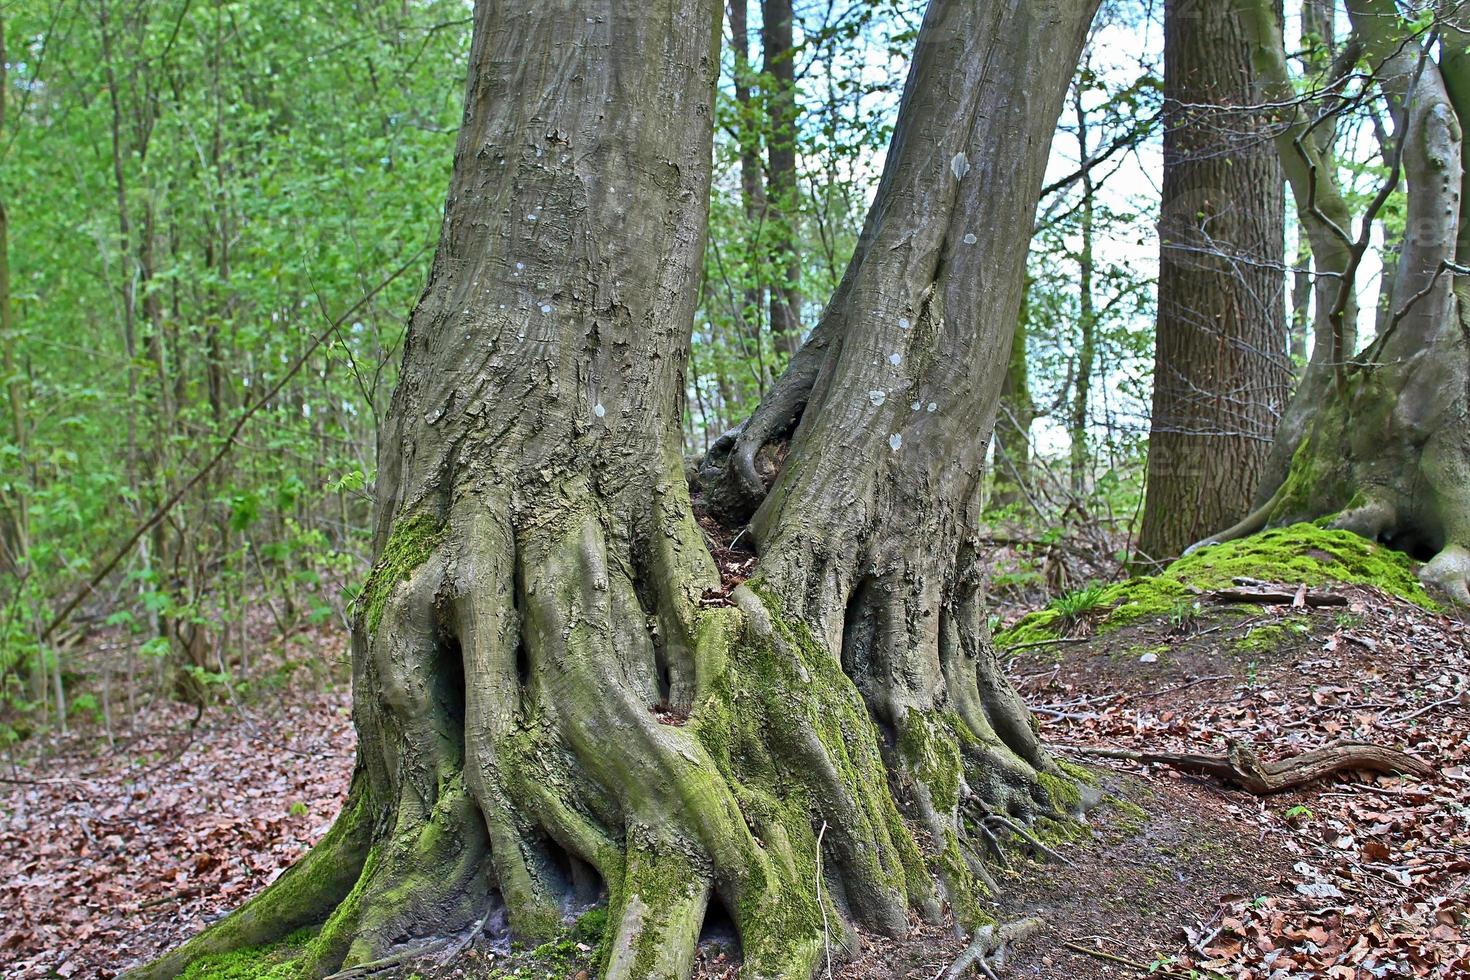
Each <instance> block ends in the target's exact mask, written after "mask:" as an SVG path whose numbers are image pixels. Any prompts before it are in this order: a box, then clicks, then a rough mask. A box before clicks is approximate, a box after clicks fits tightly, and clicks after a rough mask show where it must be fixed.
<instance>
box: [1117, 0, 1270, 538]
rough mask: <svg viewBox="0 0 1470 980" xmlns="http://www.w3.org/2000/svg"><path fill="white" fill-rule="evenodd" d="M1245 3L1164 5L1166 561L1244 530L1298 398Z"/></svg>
mask: <svg viewBox="0 0 1470 980" xmlns="http://www.w3.org/2000/svg"><path fill="white" fill-rule="evenodd" d="M1260 96H1261V86H1260V85H1259V84H1258V83H1257V81H1256V72H1255V71H1254V70H1253V64H1252V59H1251V43H1250V39H1249V36H1248V35H1247V33H1246V32H1245V30H1244V29H1243V28H1242V25H1241V23H1240V17H1239V14H1238V13H1237V0H1169V2H1167V3H1166V4H1165V6H1164V113H1165V127H1164V184H1163V211H1162V215H1161V217H1160V219H1159V250H1160V251H1159V309H1158V329H1157V337H1156V343H1155V356H1154V393H1153V413H1152V416H1151V424H1150V431H1149V441H1148V492H1147V498H1146V500H1145V503H1144V509H1143V523H1142V527H1141V529H1140V532H1139V541H1138V550H1139V551H1140V552H1141V554H1142V556H1144V557H1146V558H1147V559H1150V560H1154V561H1158V560H1166V559H1171V558H1175V557H1177V556H1178V555H1179V554H1180V553H1181V552H1182V551H1183V550H1184V549H1185V547H1187V546H1188V545H1189V544H1190V543H1191V542H1193V541H1196V540H1198V539H1199V538H1200V537H1202V536H1203V535H1205V534H1208V533H1209V532H1210V531H1212V530H1214V529H1216V528H1220V527H1223V526H1225V525H1226V524H1229V523H1231V522H1232V521H1235V520H1238V519H1239V518H1240V517H1241V516H1242V515H1244V514H1245V513H1247V512H1248V511H1249V510H1250V508H1251V502H1252V495H1253V494H1254V492H1255V488H1256V483H1257V482H1258V480H1259V479H1260V477H1261V474H1262V471H1263V469H1264V467H1265V464H1266V460H1267V456H1268V454H1269V451H1270V448H1271V439H1272V436H1273V434H1274V432H1275V429H1276V423H1277V420H1278V419H1279V417H1280V415H1281V410H1282V408H1283V407H1284V405H1285V402H1286V396H1287V392H1288V388H1289V377H1290V375H1289V365H1288V361H1287V352H1286V339H1287V331H1286V320H1285V307H1284V303H1283V288H1284V285H1285V277H1284V276H1283V272H1282V270H1283V261H1284V242H1283V227H1284V226H1283V207H1284V202H1283V182H1282V174H1281V164H1280V162H1279V160H1278V158H1277V155H1276V152H1275V149H1274V148H1273V147H1272V146H1271V143H1270V140H1269V138H1268V135H1267V134H1268V133H1269V129H1268V121H1267V120H1266V118H1265V117H1264V116H1263V115H1262V114H1260V113H1259V112H1255V111H1251V110H1249V109H1243V108H1242V107H1248V106H1252V105H1255V104H1257V103H1258V102H1260V101H1261V99H1260Z"/></svg>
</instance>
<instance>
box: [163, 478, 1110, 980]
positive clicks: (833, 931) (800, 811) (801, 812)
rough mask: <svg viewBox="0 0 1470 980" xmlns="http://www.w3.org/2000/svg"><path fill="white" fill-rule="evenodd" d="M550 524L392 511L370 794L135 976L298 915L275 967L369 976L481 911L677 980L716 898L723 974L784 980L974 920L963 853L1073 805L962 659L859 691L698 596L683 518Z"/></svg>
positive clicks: (369, 712) (262, 937) (471, 922)
mask: <svg viewBox="0 0 1470 980" xmlns="http://www.w3.org/2000/svg"><path fill="white" fill-rule="evenodd" d="M679 489H682V485H680V487H679ZM674 492H678V491H677V490H675V491H674ZM581 499H582V500H591V499H592V498H591V497H590V495H588V496H585V497H581ZM561 506H562V508H563V510H562V515H561V517H560V518H559V519H557V520H555V521H551V522H547V523H546V524H543V525H539V526H527V527H525V528H522V529H516V528H512V527H511V526H509V525H508V524H507V523H506V522H505V520H504V518H502V517H497V516H495V515H497V514H504V513H505V512H506V510H505V505H504V504H496V503H495V502H493V501H486V500H485V499H483V498H477V499H474V500H473V501H472V500H471V499H470V498H465V500H464V501H463V502H462V505H461V506H459V507H457V508H456V509H455V512H454V513H453V514H452V515H451V516H450V517H449V519H448V520H446V521H444V522H442V523H440V522H438V521H437V520H430V521H426V520H421V519H419V518H414V517H410V518H401V519H400V522H399V524H398V525H397V527H396V529H395V531H394V536H393V537H394V540H393V541H392V542H390V544H389V545H388V546H386V547H385V548H384V550H383V553H384V556H385V557H384V559H383V562H382V563H380V566H379V568H378V570H376V571H375V572H374V579H373V581H372V582H370V583H369V587H368V588H367V589H365V596H366V597H367V599H366V603H367V604H366V605H365V607H364V608H363V610H362V611H361V615H362V616H363V618H364V619H365V620H369V621H373V622H376V624H377V625H376V629H375V630H372V631H371V632H368V633H367V634H366V635H365V640H364V643H363V645H362V646H360V647H359V648H358V649H357V651H356V658H355V671H356V673H357V675H358V676H357V683H358V684H359V689H361V690H368V691H379V692H381V696H380V697H378V698H376V699H370V698H360V699H359V702H358V708H357V710H358V719H357V721H358V726H359V730H360V732H361V733H362V739H361V748H360V751H361V753H362V767H363V773H365V774H367V775H368V776H370V777H371V778H372V780H373V782H372V783H371V785H372V787H373V789H374V790H375V791H374V792H371V793H369V792H368V791H367V790H362V791H355V792H354V796H353V800H354V802H353V803H352V804H350V805H349V808H348V809H347V810H346V811H345V812H344V814H343V816H342V817H341V818H339V821H338V823H337V825H336V827H334V829H333V831H332V832H331V833H330V834H329V835H328V838H327V839H326V840H324V841H323V843H322V845H320V846H319V847H318V849H317V850H314V851H313V852H312V853H311V854H310V855H309V856H308V857H307V858H306V859H305V860H304V861H303V862H302V863H301V864H300V865H299V866H298V867H297V868H296V869H293V871H291V872H288V874H287V875H285V876H283V877H282V879H281V881H280V882H278V883H277V884H276V885H274V886H272V887H271V888H269V889H267V890H266V892H265V893H263V894H262V895H261V896H259V897H258V898H257V899H255V900H254V901H252V902H251V903H250V904H249V905H247V906H246V907H244V908H242V909H241V910H240V911H239V912H237V913H235V914H234V915H232V916H230V917H228V918H227V919H225V920H223V921H222V922H221V923H219V924H217V925H216V926H214V927H212V928H211V929H209V930H207V931H206V932H205V933H203V934H202V935H201V936H199V937H196V939H194V940H193V941H191V942H190V943H189V944H186V945H185V946H184V947H182V948H181V949H179V950H176V951H175V952H174V953H172V954H170V955H169V956H168V957H165V958H164V959H163V960H160V961H158V962H156V963H154V964H151V965H150V966H148V967H146V968H144V969H142V970H140V971H138V973H137V974H136V975H137V976H143V977H167V976H174V975H177V974H178V973H179V972H181V970H182V969H183V968H184V967H185V966H187V965H188V964H189V963H190V962H193V961H194V960H197V959H198V958H200V957H201V956H208V955H210V954H213V953H218V952H224V951H227V950H231V949H239V948H243V947H248V946H259V945H263V944H267V943H270V942H272V941H274V940H276V939H279V938H280V937H282V936H284V935H285V934H286V933H288V932H290V931H292V930H293V929H295V928H299V927H300V926H303V925H311V924H320V926H321V928H320V931H319V932H318V933H317V934H316V936H315V937H314V938H313V939H312V940H311V941H310V942H309V943H308V945H307V947H306V949H305V951H304V952H303V954H302V956H301V957H300V959H299V960H298V961H296V962H295V964H294V969H295V970H296V974H295V975H298V976H303V977H326V976H342V977H349V976H359V975H367V974H369V973H372V972H375V971H377V970H378V969H379V968H381V967H383V966H384V965H385V964H386V965H391V964H393V963H397V962H399V961H400V960H401V959H402V958H403V957H404V956H405V955H408V954H406V953H405V949H409V950H413V951H415V952H422V951H426V950H429V949H431V948H432V949H434V950H439V949H442V948H443V947H444V946H445V945H448V944H449V943H451V942H452V941H453V940H452V939H446V938H445V937H448V936H453V935H454V934H456V933H460V932H462V930H464V929H466V928H469V929H471V930H474V929H476V928H477V927H478V925H479V924H483V922H484V921H485V915H486V913H485V910H486V908H487V907H490V906H492V905H494V906H497V907H498V906H499V905H500V904H501V903H503V907H504V908H505V910H506V912H507V916H508V919H509V923H510V926H511V928H512V930H513V931H514V932H515V933H516V934H517V935H519V936H521V937H523V938H526V939H545V938H549V937H551V936H553V935H554V934H556V933H557V932H559V931H560V930H562V929H564V928H566V927H567V924H568V923H570V921H571V919H572V918H573V917H575V916H576V915H577V914H578V913H580V911H582V910H583V909H585V908H587V907H588V906H590V905H591V904H593V903H596V902H606V903H607V905H608V908H609V916H608V922H609V929H608V932H607V934H606V936H605V938H604V942H603V947H602V949H601V950H600V957H601V962H602V963H603V965H604V966H603V969H604V976H606V977H609V978H614V980H619V978H628V980H645V978H659V977H666V978H679V980H682V978H684V977H686V976H687V975H688V973H689V970H690V968H691V967H692V964H693V954H694V950H695V947H696V944H697V940H698V937H699V933H700V929H701V925H702V922H703V920H704V918H705V915H706V911H707V909H708V908H709V906H710V905H711V903H712V902H714V901H717V900H718V901H719V902H720V903H721V904H722V905H723V906H724V908H725V909H726V910H728V912H729V914H730V916H731V918H732V919H733V920H734V922H735V925H736V928H737V930H738V932H739V935H740V939H741V945H742V950H743V953H744V957H745V970H746V975H748V976H751V977H755V978H759V977H773V978H793V980H807V978H809V977H810V976H811V974H812V971H813V968H814V967H815V965H816V964H817V963H818V962H819V960H820V958H821V957H822V956H823V955H825V954H826V953H827V952H828V951H829V950H830V949H832V948H833V947H836V950H835V951H836V952H837V953H838V954H839V955H840V954H841V953H842V952H843V950H844V948H850V946H851V933H850V931H849V930H850V926H849V923H857V924H861V925H863V926H865V927H866V928H869V929H872V930H874V931H878V932H881V933H884V934H888V935H902V934H903V933H904V932H905V931H906V929H907V927H908V916H909V913H910V911H917V912H918V913H919V914H920V915H922V916H924V917H926V918H929V919H931V920H932V919H934V918H936V917H937V916H938V915H939V913H940V901H939V899H940V898H941V897H942V898H943V899H944V900H946V901H947V902H948V903H949V905H950V906H951V907H952V909H953V911H954V914H955V915H956V917H957V919H958V920H959V921H960V922H961V923H963V924H964V925H965V926H966V927H967V928H971V929H973V928H978V927H979V926H980V925H982V924H984V921H985V915H984V913H983V911H981V908H980V905H979V902H978V899H979V897H980V896H982V895H984V894H985V893H986V890H987V889H989V888H992V887H993V882H992V881H991V880H990V877H989V875H988V874H987V873H986V872H985V870H984V866H983V862H982V861H981V860H980V859H979V858H978V857H976V855H975V850H976V849H975V847H974V846H972V844H971V841H972V840H974V841H976V842H978V843H980V844H981V845H982V847H984V848H989V849H991V850H992V851H994V852H995V853H996V854H997V856H1000V857H1001V858H1002V859H1003V850H1002V847H1001V837H1002V835H1006V834H1010V835H1014V836H1015V837H1017V838H1018V839H1019V840H1020V841H1022V842H1023V843H1024V845H1025V846H1028V847H1030V848H1031V849H1033V850H1034V851H1036V852H1037V853H1039V854H1045V855H1047V856H1049V857H1052V858H1054V859H1060V858H1059V856H1058V855H1057V853H1056V852H1055V850H1053V849H1052V848H1051V847H1049V846H1047V845H1046V844H1045V843H1043V842H1042V841H1041V839H1040V838H1039V836H1038V835H1037V834H1036V833H1035V832H1034V831H1032V830H1029V829H1027V828H1028V825H1031V824H1034V823H1035V822H1036V821H1045V820H1062V821H1064V820H1067V819H1071V818H1073V817H1075V816H1076V815H1078V814H1080V813H1081V811H1082V809H1083V808H1084V806H1085V799H1084V797H1085V793H1084V789H1085V787H1083V786H1082V785H1081V784H1080V783H1079V782H1078V781H1077V778H1076V776H1075V774H1069V773H1068V772H1066V771H1064V770H1063V769H1062V768H1060V767H1059V766H1058V765H1057V764H1056V763H1054V762H1052V761H1051V759H1050V757H1049V756H1047V755H1046V754H1045V753H1044V752H1043V751H1042V750H1041V749H1040V747H1039V745H1038V744H1036V742H1035V733H1034V731H1033V730H1032V728H1031V727H1030V725H1029V724H1028V723H1027V721H1026V720H1025V717H1024V715H1022V716H1020V717H1019V718H1016V717H1011V716H1012V715H1013V714H1014V713H1016V712H1024V707H1023V706H1020V705H1019V702H1015V701H1014V696H1013V694H1011V693H1010V689H1009V687H1008V686H1005V685H1003V684H1002V683H998V682H997V681H996V680H995V679H994V678H992V677H991V676H990V671H992V670H997V671H998V669H999V668H998V665H997V664H995V663H994V654H993V651H991V650H990V649H989V648H988V646H987V647H983V648H974V649H972V652H971V654H970V655H967V656H968V659H966V657H962V656H960V655H959V654H958V653H956V654H954V655H953V656H951V657H948V658H941V659H943V661H944V670H943V672H942V674H943V675H944V676H947V678H948V682H947V685H946V686H945V687H944V688H943V690H945V691H946V692H947V693H946V694H945V696H944V702H943V703H944V704H945V705H946V707H945V708H944V709H943V710H939V709H938V708H932V709H918V708H915V707H901V708H900V707H898V706H897V704H896V696H897V695H898V694H900V693H901V692H900V689H899V688H896V687H893V686H892V685H891V684H886V682H885V685H880V686H885V687H886V695H884V696H880V695H879V694H878V693H876V692H877V691H878V688H873V687H870V688H868V692H869V694H870V695H872V696H871V697H867V698H865V697H864V695H863V694H862V693H861V692H860V687H859V686H858V685H855V684H854V683H853V680H852V679H851V678H850V677H849V676H848V675H847V674H846V673H844V671H843V669H842V666H843V665H842V663H841V662H840V660H841V659H843V658H839V657H838V656H836V655H834V654H833V653H832V652H830V651H829V650H828V648H827V647H826V646H825V645H824V644H822V643H820V642H819V641H818V640H817V639H816V638H815V636H813V635H812V633H811V632H810V631H809V630H808V629H807V627H806V626H805V625H804V623H803V622H802V621H801V620H799V619H793V618H789V617H788V616H787V615H786V613H785V610H784V608H783V606H782V603H781V601H780V600H779V599H778V598H776V596H775V594H774V593H772V592H769V591H767V590H766V589H767V586H766V584H765V583H764V580H763V579H762V578H761V577H760V576H759V575H758V576H757V578H756V580H755V581H753V582H751V583H748V584H747V585H744V586H741V587H739V588H737V589H735V590H734V592H733V593H732V596H731V601H732V603H733V604H732V605H731V606H728V607H717V608H701V607H700V606H699V604H698V597H699V596H700V595H701V594H702V593H703V592H704V591H705V589H707V588H708V587H709V583H710V582H711V581H715V580H716V578H715V576H716V573H715V571H714V569H713V568H712V567H711V566H710V565H709V560H708V557H707V555H706V554H705V553H704V551H703V550H702V548H697V547H696V546H697V545H698V542H699V538H698V537H697V535H698V530H697V528H696V527H695V526H694V525H693V522H692V520H691V519H689V518H688V513H689V512H688V511H687V504H686V505H685V506H684V507H682V508H672V509H670V510H669V511H667V512H663V511H660V513H664V519H662V520H659V521H657V522H655V525H654V527H656V528H658V531H657V533H656V534H654V535H651V536H649V537H647V538H644V539H643V540H646V541H648V543H649V545H650V547H648V548H638V549H635V550H634V551H632V552H624V551H622V547H623V546H622V545H620V544H619V542H620V541H622V540H626V539H623V538H620V537H618V536H616V535H610V534H609V533H608V531H607V527H606V524H605V522H604V521H603V520H602V519H599V517H598V516H597V515H596V512H594V511H591V510H583V509H580V507H577V506H574V507H572V508H571V509H567V508H566V505H565V503H563V504H562V505H561ZM531 510H532V511H533V512H535V513H539V514H545V513H548V512H549V508H548V505H547V502H544V501H543V502H540V503H538V504H536V505H535V506H534V507H532V508H531ZM619 554H624V555H629V556H638V557H636V558H631V560H634V561H636V560H642V561H644V562H646V564H645V565H644V567H643V569H642V571H641V572H635V571H634V570H633V569H632V567H631V565H630V564H625V563H627V562H629V561H630V558H619V557H618V555H619ZM640 581H641V582H642V583H645V584H649V583H652V584H654V589H653V590H652V592H651V593H650V592H649V591H645V590H642V589H640V587H639V585H638V583H639V582H640ZM849 632H850V631H849ZM848 640H849V641H855V640H856V635H855V634H854V635H850V636H849V637H848ZM954 649H955V650H956V651H958V650H959V649H960V647H959V646H956V647H954ZM936 662H938V661H936ZM849 664H850V665H852V666H854V669H860V670H862V671H863V673H862V674H860V676H867V677H874V676H879V677H888V678H890V679H892V678H893V677H895V676H897V675H894V674H891V673H886V672H880V673H876V674H875V673H874V672H872V671H871V670H868V669H867V668H859V667H858V666H857V665H856V664H854V663H853V662H852V661H850V660H849ZM870 666H871V665H870ZM909 693H912V692H909ZM659 706H665V707H669V708H671V709H674V708H677V712H673V711H671V712H670V713H669V714H670V716H672V717H677V718H687V721H686V722H684V723H682V724H669V723H665V721H664V720H661V719H664V718H665V715H664V714H661V713H659V712H656V711H654V710H652V709H654V708H656V707H659ZM875 718H876V719H877V721H878V727H876V728H875V724H874V719H875ZM890 718H891V719H893V721H892V722H890V721H889V720H888V719H890ZM887 726H891V727H888V730H889V731H890V732H892V737H891V738H889V737H885V736H884V735H883V734H882V732H881V731H880V729H883V728H884V727H887ZM890 787H892V788H893V790H894V791H896V792H897V800H898V802H900V803H902V806H903V809H904V810H905V811H906V812H907V815H908V816H909V817H910V818H911V819H913V820H915V821H917V823H918V825H919V826H921V827H923V828H924V829H925V831H926V833H925V834H923V835H921V837H922V839H923V840H924V841H925V842H926V843H925V845H924V847H923V848H921V847H920V846H919V845H918V844H917V843H916V838H915V835H914V834H913V832H912V831H911V830H910V829H909V826H908V825H907V824H906V822H905V819H904V817H903V816H902V815H901V813H900V806H899V805H898V804H897V803H896V802H895V797H894V796H893V795H890ZM818 827H821V828H823V829H822V830H821V831H820V833H819V832H818V831H817V829H816V828H818ZM819 839H820V848H821V853H820V854H819V853H818V846H819ZM354 862H355V863H354ZM818 867H820V868H821V872H820V878H819V877H818V874H819V872H818V871H817V869H818ZM314 872H316V873H317V877H315V878H310V879H309V880H311V881H312V882H313V886H312V888H311V889H309V890H303V888H302V887H300V886H299V885H298V884H297V883H298V882H302V881H306V880H308V876H309V875H311V874H313V873H314ZM936 878H937V880H938V883H939V886H940V890H939V892H937V893H936V891H935V879H936Z"/></svg>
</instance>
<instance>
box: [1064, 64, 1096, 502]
mask: <svg viewBox="0 0 1470 980" xmlns="http://www.w3.org/2000/svg"><path fill="white" fill-rule="evenodd" d="M1085 88H1086V86H1085V84H1084V83H1083V81H1082V79H1081V78H1079V79H1078V80H1077V81H1076V82H1074V83H1073V86H1072V93H1073V103H1072V109H1073V112H1074V122H1075V124H1076V127H1077V133H1076V135H1077V160H1078V163H1079V165H1080V166H1081V167H1082V181H1081V185H1082V203H1081V221H1080V224H1081V227H1080V229H1079V233H1080V235H1081V244H1080V247H1079V249H1078V251H1077V334H1078V337H1077V370H1076V372H1075V373H1074V375H1073V383H1074V385H1075V387H1074V388H1073V390H1072V405H1071V411H1070V412H1069V413H1068V418H1067V434H1068V436H1069V441H1070V443H1071V450H1070V454H1069V455H1070V462H1071V466H1070V471H1071V477H1072V496H1073V497H1075V498H1077V499H1079V500H1080V499H1082V498H1083V497H1084V496H1086V494H1087V486H1088V482H1089V477H1090V475H1091V473H1090V469H1091V462H1092V453H1091V451H1090V450H1089V449H1088V438H1087V423H1088V406H1089V404H1090V401H1091V398H1092V369H1093V366H1094V362H1096V360H1097V310H1096V306H1097V304H1096V303H1095V302H1094V297H1093V291H1092V286H1093V274H1094V272H1095V271H1096V269H1095V265H1094V262H1093V257H1092V238H1093V214H1094V209H1095V207H1096V204H1097V188H1096V187H1095V186H1094V184H1093V179H1092V170H1091V169H1090V168H1088V166H1087V162H1088V160H1090V159H1091V157H1090V156H1089V154H1090V153H1091V152H1092V151H1091V148H1090V147H1089V146H1088V140H1087V106H1086V104H1085V103H1084V101H1083V97H1084V95H1085V94H1086V92H1085Z"/></svg>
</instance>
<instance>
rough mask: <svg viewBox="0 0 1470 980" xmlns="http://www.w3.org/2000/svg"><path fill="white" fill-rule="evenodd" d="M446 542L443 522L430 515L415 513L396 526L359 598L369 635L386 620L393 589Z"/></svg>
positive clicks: (390, 533) (389, 535)
mask: <svg viewBox="0 0 1470 980" xmlns="http://www.w3.org/2000/svg"><path fill="white" fill-rule="evenodd" d="M443 539H444V525H443V523H441V522H440V521H439V520H438V519H437V518H434V517H431V516H429V515H428V514H415V515H414V516H412V517H406V518H403V519H401V520H399V521H398V522H397V523H395V524H394V525H393V529H392V530H391V531H390V532H389V534H388V541H387V543H386V544H384V545H383V553H382V554H381V555H379V556H378V561H377V564H375V565H374V566H373V570H372V572H371V573H370V574H369V575H368V580H367V582H366V584H364V585H363V587H362V594H361V595H360V596H359V597H358V602H359V603H360V604H361V608H362V610H363V613H364V615H366V616H367V624H368V631H369V632H371V633H376V632H377V631H378V624H379V623H381V622H382V620H383V607H384V606H386V605H387V603H388V597H389V596H391V595H392V594H393V590H394V589H395V588H396V587H397V586H398V585H399V583H401V582H405V581H407V580H408V578H409V576H411V575H412V574H413V572H414V570H415V569H417V568H418V567H419V566H420V565H422V564H423V563H424V562H426V561H428V560H429V556H430V555H432V554H433V553H434V549H435V548H437V547H438V546H439V542H440V541H442V540H443Z"/></svg>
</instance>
